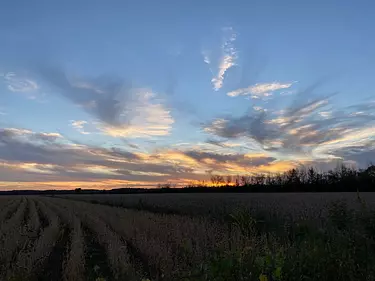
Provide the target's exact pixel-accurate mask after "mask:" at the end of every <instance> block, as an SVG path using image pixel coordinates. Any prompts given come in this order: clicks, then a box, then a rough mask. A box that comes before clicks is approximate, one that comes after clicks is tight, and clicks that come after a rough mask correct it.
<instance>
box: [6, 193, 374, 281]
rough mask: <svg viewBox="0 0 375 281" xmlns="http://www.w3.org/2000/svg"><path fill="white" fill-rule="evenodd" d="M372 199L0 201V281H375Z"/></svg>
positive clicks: (246, 197)
mask: <svg viewBox="0 0 375 281" xmlns="http://www.w3.org/2000/svg"><path fill="white" fill-rule="evenodd" d="M374 204H375V194H372V193H364V194H360V195H359V194H356V193H324V194H323V193H314V194H306V193H304V194H302V193H300V194H292V193H288V194H143V195H142V194H137V195H83V194H82V195H65V196H61V197H47V196H2V197H0V280H67V281H68V280H69V281H70V280H77V281H79V280H97V281H99V280H100V281H104V280H139V281H141V280H223V281H224V280H233V281H234V280H260V281H270V280H274V281H276V280H288V281H289V280H375V212H374V211H373V206H374Z"/></svg>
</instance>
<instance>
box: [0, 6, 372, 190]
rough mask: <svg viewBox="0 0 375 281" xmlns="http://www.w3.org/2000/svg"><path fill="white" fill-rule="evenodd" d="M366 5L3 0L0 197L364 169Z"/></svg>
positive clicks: (368, 141)
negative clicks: (4, 193)
mask: <svg viewBox="0 0 375 281" xmlns="http://www.w3.org/2000/svg"><path fill="white" fill-rule="evenodd" d="M374 9H375V2H374V1H370V0H369V1H364V0H363V1H362V0H360V1H356V2H353V1H346V0H332V1H325V0H316V1H296V0H286V1H267V0H263V1H245V0H243V1H223V0H218V1H211V0H207V1H182V0H181V1H170V0H162V1H150V0H148V1H145V0H138V1H114V0H110V1H96V0H93V1H92V0H91V1H88V0H79V1H71V0H66V1H57V0H56V1H40V0H35V1H19V0H14V1H6V2H4V3H2V7H1V9H0V46H1V49H0V163H1V165H0V189H1V190H12V189H50V188H54V189H69V188H77V187H80V188H101V189H102V188H103V189H104V188H117V187H153V186H156V185H157V184H159V183H167V182H169V183H173V184H177V185H178V186H181V185H186V184H188V183H191V182H196V181H201V180H209V178H210V175H212V174H221V175H243V174H257V173H278V172H283V171H286V170H289V169H292V168H298V167H310V166H313V167H316V168H317V169H319V170H321V171H324V170H327V169H331V168H334V167H336V166H337V165H341V164H345V165H351V166H355V167H359V168H363V167H366V166H367V165H368V164H370V163H371V161H373V160H374V159H375V84H374V78H375V76H374V74H375V36H374V34H375V17H373V11H374Z"/></svg>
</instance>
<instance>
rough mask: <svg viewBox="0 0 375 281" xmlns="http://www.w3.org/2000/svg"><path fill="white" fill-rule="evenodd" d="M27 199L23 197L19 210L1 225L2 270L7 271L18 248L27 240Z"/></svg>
mask: <svg viewBox="0 0 375 281" xmlns="http://www.w3.org/2000/svg"><path fill="white" fill-rule="evenodd" d="M26 205H27V201H26V199H22V203H21V204H20V205H19V208H18V209H17V211H16V212H15V213H14V214H13V215H12V217H11V218H10V219H9V220H7V221H6V222H5V223H3V224H2V225H1V228H0V235H1V238H0V249H2V250H1V251H0V262H1V265H2V270H1V271H2V272H6V271H7V270H8V268H9V267H10V263H11V262H12V261H13V259H14V256H15V254H16V251H17V250H20V249H21V248H22V247H23V245H24V244H25V243H26V242H27V236H26V235H25V228H24V225H23V221H24V214H25V210H26Z"/></svg>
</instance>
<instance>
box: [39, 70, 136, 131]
mask: <svg viewBox="0 0 375 281" xmlns="http://www.w3.org/2000/svg"><path fill="white" fill-rule="evenodd" d="M38 74H39V75H40V77H41V78H42V79H43V80H44V81H46V82H47V83H48V84H50V85H51V86H53V87H55V88H57V89H58V92H59V93H60V94H61V95H63V96H64V97H66V98H67V99H69V100H70V101H72V102H73V103H75V104H77V105H80V106H82V107H83V108H84V109H85V110H86V111H87V112H89V113H90V114H93V115H94V116H95V117H97V118H98V119H100V120H101V121H102V122H104V123H106V124H108V125H111V126H120V125H121V126H123V125H124V124H126V122H127V121H128V120H126V119H124V118H123V117H124V116H121V114H122V113H123V110H124V106H125V104H126V102H127V101H128V100H129V99H130V98H131V97H130V91H129V90H127V89H125V84H124V80H123V79H120V78H117V77H114V76H101V77H98V78H94V79H85V80H84V81H82V80H81V81H79V80H77V81H74V82H73V81H72V80H71V79H69V78H68V76H67V75H66V73H65V72H64V71H63V70H61V69H59V68H54V67H38Z"/></svg>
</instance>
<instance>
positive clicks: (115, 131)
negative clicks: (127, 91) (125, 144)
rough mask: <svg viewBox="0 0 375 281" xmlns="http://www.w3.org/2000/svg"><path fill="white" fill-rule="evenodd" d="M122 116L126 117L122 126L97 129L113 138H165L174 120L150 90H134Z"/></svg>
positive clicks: (101, 126)
mask: <svg viewBox="0 0 375 281" xmlns="http://www.w3.org/2000/svg"><path fill="white" fill-rule="evenodd" d="M132 97H133V98H132V100H131V102H129V103H128V104H127V105H126V107H125V109H124V112H123V114H125V115H126V116H127V120H128V122H127V124H125V125H124V126H108V125H106V124H101V125H99V129H100V130H101V131H102V132H103V133H105V134H107V135H110V136H113V137H132V138H136V137H148V136H165V135H168V134H169V133H170V130H171V129H172V124H173V123H174V119H173V118H172V116H171V112H170V110H168V109H167V108H166V107H165V106H164V105H163V101H162V100H161V99H158V97H157V94H155V93H153V92H152V91H151V90H150V89H135V90H134V94H133V95H132Z"/></svg>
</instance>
